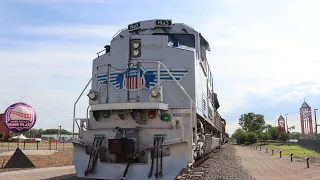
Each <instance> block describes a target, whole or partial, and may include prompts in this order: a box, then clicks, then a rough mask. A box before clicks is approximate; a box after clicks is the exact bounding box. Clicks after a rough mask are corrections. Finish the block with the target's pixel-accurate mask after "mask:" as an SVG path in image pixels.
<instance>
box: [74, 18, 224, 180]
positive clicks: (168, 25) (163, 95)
mask: <svg viewBox="0 0 320 180" xmlns="http://www.w3.org/2000/svg"><path fill="white" fill-rule="evenodd" d="M207 51H210V47H209V43H208V42H207V41H206V39H205V38H204V37H203V36H202V35H201V33H199V32H197V31H196V30H194V29H193V28H192V27H190V26H188V25H186V24H183V23H173V22H172V21H171V20H168V19H155V20H146V21H139V22H136V23H133V24H130V25H128V27H127V28H126V29H122V30H120V31H119V32H118V33H117V34H115V35H114V36H113V38H112V40H111V42H110V45H106V46H105V47H104V50H103V51H102V52H99V54H98V57H97V58H95V59H94V60H93V66H92V78H91V80H90V81H89V83H88V84H87V86H88V85H89V84H90V83H91V88H90V90H89V93H88V94H87V96H88V98H89V106H88V110H87V117H86V118H81V119H78V118H75V110H76V109H74V121H73V122H74V127H75V124H76V125H77V126H78V128H79V139H78V140H77V141H74V142H73V146H74V157H73V164H74V166H75V169H76V174H77V176H78V177H87V178H97V179H130V180H143V179H174V178H175V176H176V175H177V174H178V173H179V172H180V171H181V169H183V168H185V167H187V166H190V165H192V164H193V163H194V162H195V161H196V160H197V159H198V158H200V157H202V156H204V155H205V154H207V153H209V152H211V151H212V150H213V149H216V148H220V147H221V146H222V144H223V143H225V136H224V134H225V130H224V128H225V124H226V123H225V120H223V121H222V118H221V116H220V115H219V113H218V109H219V107H220V104H219V102H218V98H217V94H216V93H215V92H214V88H213V75H212V72H211V70H210V67H209V63H208V59H207V56H206V53H207ZM87 86H86V87H85V89H86V88H87ZM85 89H84V91H85ZM84 91H83V92H84ZM83 92H82V93H83ZM82 93H81V95H82ZM81 95H80V96H79V98H80V97H81ZM77 101H78V100H77ZM76 103H77V102H76ZM76 103H75V107H76Z"/></svg>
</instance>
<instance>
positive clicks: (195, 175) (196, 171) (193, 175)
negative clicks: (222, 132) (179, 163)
mask: <svg viewBox="0 0 320 180" xmlns="http://www.w3.org/2000/svg"><path fill="white" fill-rule="evenodd" d="M218 150H219V149H214V150H212V151H211V152H209V153H208V154H206V155H205V156H203V157H201V158H200V159H198V160H196V162H195V163H194V164H193V165H191V166H189V167H186V168H184V169H182V170H181V171H180V173H179V174H178V175H177V176H176V178H175V180H184V179H195V180H198V179H199V180H202V179H203V177H204V175H205V171H206V169H207V168H209V167H203V168H198V167H199V166H200V165H201V164H202V163H204V162H205V161H206V160H207V159H209V158H210V155H211V154H212V153H216V152H218Z"/></svg>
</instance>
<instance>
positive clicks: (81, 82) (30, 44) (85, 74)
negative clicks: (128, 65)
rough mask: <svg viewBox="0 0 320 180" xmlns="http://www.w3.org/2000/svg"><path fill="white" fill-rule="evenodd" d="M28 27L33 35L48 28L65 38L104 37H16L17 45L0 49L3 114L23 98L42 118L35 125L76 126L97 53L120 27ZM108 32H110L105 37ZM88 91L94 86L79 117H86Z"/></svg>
mask: <svg viewBox="0 0 320 180" xmlns="http://www.w3.org/2000/svg"><path fill="white" fill-rule="evenodd" d="M26 29H27V31H25V33H29V34H30V33H34V34H36V33H37V31H39V30H41V29H42V30H43V31H45V32H43V35H46V36H48V35H52V34H55V35H57V36H59V37H62V38H64V37H70V36H71V35H74V37H76V36H79V37H82V38H83V37H84V36H86V37H91V38H96V39H98V40H97V41H95V43H93V42H92V41H89V42H88V41H86V40H83V39H81V41H77V42H72V41H71V42H68V41H64V40H54V41H53V40H50V41H48V40H47V41H46V40H42V41H26V40H18V41H12V43H13V44H14V45H15V46H16V47H15V48H11V49H0V62H1V67H0V69H1V71H0V81H1V84H2V86H1V90H0V99H1V101H0V102H1V103H0V112H3V111H4V110H5V109H6V108H7V107H8V106H9V105H10V104H12V103H15V102H17V101H23V102H26V103H29V104H30V105H31V106H33V107H34V108H35V110H36V113H37V115H38V121H37V123H36V125H35V127H38V128H56V127H57V126H58V125H60V124H62V125H63V126H64V128H66V129H68V130H72V116H73V104H74V102H75V101H76V99H77V98H78V96H79V95H80V93H81V91H82V89H83V88H84V87H85V85H86V84H87V82H88V81H89V79H90V77H91V70H92V60H93V59H94V58H96V57H97V55H96V53H97V52H98V51H100V50H102V49H103V46H104V45H105V44H104V43H106V44H107V43H109V42H108V41H110V38H111V37H110V36H112V35H113V34H115V33H116V32H117V30H118V29H120V28H116V27H115V26H84V25H78V26H67V25H65V26H57V27H52V29H51V28H50V27H40V28H39V27H34V28H26ZM79 29H80V30H79ZM31 30H34V31H31ZM103 34H109V36H108V37H107V36H106V37H105V38H103V40H99V37H102V36H103ZM100 39H101V38H100ZM17 47H19V48H17ZM89 87H90V86H89ZM5 93H9V94H13V95H20V96H26V98H22V97H17V96H12V95H9V94H5ZM87 93H88V90H87V91H86V92H85V93H84V95H83V97H82V98H81V99H80V101H79V103H78V105H77V112H76V117H81V118H82V117H85V116H86V108H87V106H88V99H87V98H86V94H87Z"/></svg>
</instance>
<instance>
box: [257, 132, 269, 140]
mask: <svg viewBox="0 0 320 180" xmlns="http://www.w3.org/2000/svg"><path fill="white" fill-rule="evenodd" d="M259 139H261V140H262V141H266V140H270V139H272V136H271V134H269V133H263V134H261V136H260V138H259Z"/></svg>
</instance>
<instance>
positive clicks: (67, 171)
mask: <svg viewBox="0 0 320 180" xmlns="http://www.w3.org/2000/svg"><path fill="white" fill-rule="evenodd" d="M74 173H75V169H74V166H63V167H50V168H40V169H31V170H21V171H11V172H3V173H0V179H1V180H40V179H51V178H53V179H59V178H56V177H59V176H66V175H69V176H74Z"/></svg>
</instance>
